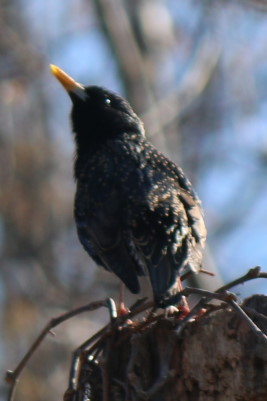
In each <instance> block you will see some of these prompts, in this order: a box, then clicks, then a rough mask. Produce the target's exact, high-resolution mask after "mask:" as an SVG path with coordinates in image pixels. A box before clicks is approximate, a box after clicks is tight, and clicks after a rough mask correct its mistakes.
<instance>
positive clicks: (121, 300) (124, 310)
mask: <svg viewBox="0 0 267 401" xmlns="http://www.w3.org/2000/svg"><path fill="white" fill-rule="evenodd" d="M124 290H125V285H124V284H123V283H122V282H121V283H120V290H119V304H118V308H117V313H118V316H123V315H126V314H127V313H128V312H129V309H128V308H126V306H125V304H124Z"/></svg>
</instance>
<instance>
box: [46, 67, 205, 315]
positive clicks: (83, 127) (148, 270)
mask: <svg viewBox="0 0 267 401" xmlns="http://www.w3.org/2000/svg"><path fill="white" fill-rule="evenodd" d="M50 68H51V72H52V74H53V75H54V76H55V77H56V78H57V80H58V81H59V82H60V83H61V84H62V86H63V87H64V89H65V90H66V91H67V92H68V94H69V96H70V99H71V101H72V110H71V124H72V131H73V135H74V141H75V146H76V150H75V161H74V178H75V181H76V194H75V200H74V219H75V222H76V228H77V234H78V238H79V240H80V242H81V244H82V246H83V247H84V249H85V251H86V252H87V253H88V254H89V255H90V257H91V258H92V259H93V260H94V261H95V262H96V264H97V265H100V266H102V267H104V268H105V269H106V270H108V271H110V272H112V273H114V274H115V275H116V276H117V277H118V278H119V279H120V280H121V282H122V283H124V284H125V285H126V287H127V288H128V289H129V290H130V291H131V292H132V293H134V294H138V293H139V292H140V280H139V277H140V276H148V277H149V279H150V283H151V287H152V291H153V297H154V302H155V305H156V306H157V307H159V308H167V307H168V305H169V303H170V300H171V299H172V297H173V296H175V295H176V294H178V293H179V291H180V290H181V285H180V284H179V282H180V276H181V274H182V273H183V272H184V271H187V269H189V270H191V271H193V272H199V270H200V269H201V265H202V253H203V248H204V244H205V240H206V228H205V223H204V218H203V211H202V207H201V202H200V200H199V198H198V196H197V194H196V192H195V191H194V189H193V187H192V185H191V183H190V181H189V180H188V178H187V177H186V176H185V174H184V172H183V170H182V169H181V168H180V167H178V166H177V165H176V164H175V163H174V162H172V161H170V160H169V159H168V158H167V157H165V156H164V155H163V154H162V153H161V152H160V151H158V150H157V149H156V148H155V147H154V146H153V145H152V143H150V142H149V141H148V139H147V138H146V135H145V130H144V124H143V122H142V121H141V119H140V118H139V117H138V116H137V114H136V113H135V112H134V111H133V109H132V107H131V106H130V104H129V103H128V102H127V101H126V100H125V99H124V98H123V97H121V96H119V95H118V94H116V93H114V92H112V91H110V90H108V89H106V88H103V87H100V86H84V85H82V84H80V83H78V82H76V81H75V80H74V79H73V78H72V77H70V76H69V75H68V74H66V73H65V72H64V71H63V70H62V69H60V68H59V67H57V66H55V65H52V64H51V65H50Z"/></svg>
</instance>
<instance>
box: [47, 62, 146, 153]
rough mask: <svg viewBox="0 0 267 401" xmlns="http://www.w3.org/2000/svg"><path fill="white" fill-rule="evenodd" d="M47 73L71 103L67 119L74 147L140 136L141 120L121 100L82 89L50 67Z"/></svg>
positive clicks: (96, 89)
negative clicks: (70, 110) (51, 75)
mask: <svg viewBox="0 0 267 401" xmlns="http://www.w3.org/2000/svg"><path fill="white" fill-rule="evenodd" d="M51 71H52V74H53V75H54V76H55V77H56V78H57V79H58V80H59V82H60V83H61V84H62V85H63V87H64V88H65V89H66V90H67V92H68V94H69V96H70V98H71V100H72V103H73V107H72V112H71V120H72V127H73V131H74V133H75V139H76V143H77V146H78V148H80V149H81V150H83V148H84V150H88V149H89V148H91V147H92V146H93V145H94V144H99V143H100V144H101V143H103V142H105V141H106V140H109V139H112V138H118V137H119V136H120V135H122V134H125V133H126V134H127V133H129V134H132V133H135V134H140V135H144V128H143V123H142V121H141V120H140V119H139V117H138V116H137V115H136V114H135V113H134V111H133V109H132V108H131V106H130V105H129V103H128V102H127V101H126V100H125V99H123V98H122V97H120V96H119V95H117V94H115V93H113V92H111V91H109V90H107V89H105V88H102V87H99V86H83V85H81V84H79V83H77V82H76V81H74V79H73V78H71V77H70V76H69V75H67V74H66V73H65V72H64V71H63V70H61V69H60V68H58V67H56V66H54V65H51ZM85 148H86V149H85Z"/></svg>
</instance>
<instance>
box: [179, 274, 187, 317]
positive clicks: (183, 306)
mask: <svg viewBox="0 0 267 401" xmlns="http://www.w3.org/2000/svg"><path fill="white" fill-rule="evenodd" d="M177 287H178V290H179V292H181V291H183V285H182V282H181V279H180V277H178V278H177ZM180 303H181V305H179V307H178V308H179V310H180V311H181V312H182V314H183V316H182V317H185V316H187V315H188V314H189V313H190V308H189V305H188V302H187V300H186V297H185V296H184V295H183V296H182V299H181V301H180Z"/></svg>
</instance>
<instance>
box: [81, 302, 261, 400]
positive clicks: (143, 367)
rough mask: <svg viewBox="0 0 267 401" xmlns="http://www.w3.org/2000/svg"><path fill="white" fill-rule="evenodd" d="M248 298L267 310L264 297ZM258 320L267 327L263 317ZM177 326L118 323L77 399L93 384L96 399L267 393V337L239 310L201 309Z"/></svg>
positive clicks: (84, 373)
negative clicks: (206, 311) (121, 325)
mask: <svg viewBox="0 0 267 401" xmlns="http://www.w3.org/2000/svg"><path fill="white" fill-rule="evenodd" d="M244 304H245V306H246V307H249V308H250V309H254V310H256V311H258V312H259V313H261V314H262V315H265V316H267V297H266V296H260V295H255V296H253V297H251V298H250V299H248V300H247V301H245V303H244ZM251 317H252V315H251ZM253 320H254V321H255V323H256V324H257V325H258V327H259V328H260V329H261V330H262V331H264V332H267V321H266V319H265V318H264V317H263V318H261V317H257V318H256V319H255V318H253ZM178 325H179V321H177V319H176V320H175V319H174V318H172V319H165V318H162V319H160V320H159V321H157V322H156V323H154V324H151V325H150V326H148V327H146V328H143V329H141V328H140V326H139V328H138V326H135V325H133V326H127V327H124V328H122V329H121V330H118V331H117V332H116V333H115V334H113V335H112V337H109V338H108V340H107V341H106V343H105V351H104V352H103V355H102V356H101V357H100V358H99V360H98V364H95V365H94V366H93V365H92V363H91V361H90V359H89V361H88V355H87V357H86V358H85V359H84V362H83V363H81V365H82V367H81V369H80V373H79V378H78V385H79V395H78V397H77V398H75V399H84V398H83V397H84V396H85V389H87V391H88V388H89V387H91V394H90V396H89V398H90V400H91V401H98V400H99V401H103V400H105V401H106V400H109V401H119V400H127V401H137V400H138V401H139V400H151V401H161V400H162V401H174V400H179V401H204V400H205V401H215V400H216V401H225V400H227V401H234V400H242V401H265V400H266V399H267V345H266V341H264V340H263V339H262V338H259V337H257V336H256V335H255V333H254V332H253V331H252V330H251V329H250V328H249V327H248V326H247V324H246V322H245V321H243V320H241V319H240V317H239V316H237V315H236V313H235V312H233V311H231V310H229V309H220V310H217V311H214V312H212V313H209V314H207V315H203V316H201V317H199V318H198V319H196V321H194V322H190V323H189V324H187V326H186V327H185V329H184V330H183V331H182V333H181V334H178V333H177V330H176V328H177V327H179V326H178ZM92 366H93V367H92ZM88 372H89V374H88ZM101 378H102V379H101ZM103 378H105V379H103ZM77 394H78V393H77Z"/></svg>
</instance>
